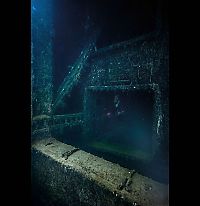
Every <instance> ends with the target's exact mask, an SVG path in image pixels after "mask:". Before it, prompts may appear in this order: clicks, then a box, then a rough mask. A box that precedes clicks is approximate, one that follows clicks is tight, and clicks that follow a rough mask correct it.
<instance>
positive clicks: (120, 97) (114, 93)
mask: <svg viewBox="0 0 200 206" xmlns="http://www.w3.org/2000/svg"><path fill="white" fill-rule="evenodd" d="M159 112H160V111H159V105H158V92H157V89H156V87H155V85H139V86H101V87H88V88H87V89H86V93H85V134H84V139H85V144H86V145H87V146H86V147H87V148H86V149H89V150H91V151H92V150H94V151H96V153H98V151H99V152H100V153H101V154H102V153H104V154H107V155H108V154H110V155H114V156H116V157H119V159H129V160H139V161H143V162H149V161H151V159H152V158H153V155H154V153H155V152H156V148H157V145H158V131H157V129H156V127H155V126H156V124H157V123H156V122H157V120H158V117H159Z"/></svg>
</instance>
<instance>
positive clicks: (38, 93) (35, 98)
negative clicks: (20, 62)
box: [31, 0, 54, 116]
mask: <svg viewBox="0 0 200 206" xmlns="http://www.w3.org/2000/svg"><path fill="white" fill-rule="evenodd" d="M52 6H53V5H52V0H32V1H31V53H32V55H31V83H32V91H31V92H32V93H31V94H32V105H31V107H32V112H31V113H32V116H38V115H51V105H52V71H53V51H52V49H53V48H52V40H53V35H54V32H53V19H52V17H53V15H52V14H53V12H52V9H53V8H52Z"/></svg>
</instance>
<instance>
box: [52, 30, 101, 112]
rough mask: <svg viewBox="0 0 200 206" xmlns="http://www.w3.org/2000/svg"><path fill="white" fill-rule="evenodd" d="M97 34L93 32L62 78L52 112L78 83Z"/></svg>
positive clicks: (92, 49)
mask: <svg viewBox="0 0 200 206" xmlns="http://www.w3.org/2000/svg"><path fill="white" fill-rule="evenodd" d="M97 35H98V32H95V33H94V34H93V35H92V37H91V38H90V40H89V43H88V45H87V46H86V47H85V48H84V49H83V51H82V52H81V54H80V56H79V57H78V59H77V60H76V62H75V63H74V65H73V66H72V67H71V70H70V71H69V73H68V74H67V75H66V77H65V78H64V80H63V82H62V84H61V86H60V87H59V89H58V92H57V97H56V99H55V101H54V103H53V106H52V108H53V112H54V111H55V109H56V108H57V106H58V105H59V104H60V103H61V102H62V100H63V98H64V97H65V96H66V95H68V94H69V93H70V92H71V90H72V88H73V87H74V86H75V85H76V84H77V83H78V81H79V79H80V76H81V73H82V71H83V69H84V68H86V67H85V64H86V63H87V59H88V57H89V56H90V55H91V53H92V52H93V51H94V47H95V43H96V39H97Z"/></svg>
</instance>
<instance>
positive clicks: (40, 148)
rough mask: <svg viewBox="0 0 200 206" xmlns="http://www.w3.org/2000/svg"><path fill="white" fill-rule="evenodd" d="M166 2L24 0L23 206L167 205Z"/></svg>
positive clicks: (167, 64)
mask: <svg viewBox="0 0 200 206" xmlns="http://www.w3.org/2000/svg"><path fill="white" fill-rule="evenodd" d="M167 9H168V3H167V0H140V1H139V0H124V1H122V0H110V1H97V0H93V1H90V0H59V1H56V0H32V1H31V86H32V90H31V119H32V128H31V129H32V136H31V140H32V153H31V158H32V161H31V163H32V164H31V165H32V168H31V174H32V205H34V206H36V205H44V206H46V205H51V206H54V205H55V206H62V205H63V206H64V205H66V206H78V205H81V206H86V205H91V206H93V205H94V206H96V205H98V206H107V205H113V206H115V205H119V206H123V205H124V206H128V205H140V206H167V205H169V199H168V185H169V51H168V47H169V37H168V36H169V32H168V10H167Z"/></svg>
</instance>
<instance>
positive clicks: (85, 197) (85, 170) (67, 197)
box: [32, 138, 168, 206]
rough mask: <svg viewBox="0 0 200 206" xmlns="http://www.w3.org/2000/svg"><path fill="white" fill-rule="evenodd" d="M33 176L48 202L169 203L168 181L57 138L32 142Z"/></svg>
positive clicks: (118, 205)
mask: <svg viewBox="0 0 200 206" xmlns="http://www.w3.org/2000/svg"><path fill="white" fill-rule="evenodd" d="M32 178H33V179H32V182H33V183H37V184H38V187H39V188H40V189H41V191H43V192H44V193H45V194H46V197H47V200H46V201H47V202H48V205H56V206H60V205H84V206H85V205H90V206H96V205H102V206H104V205H110V206H123V205H126V206H131V205H138V206H139V205H140V206H167V205H168V186H167V185H165V184H161V183H159V182H156V181H154V180H152V179H150V178H148V177H145V176H142V175H140V174H139V173H137V172H136V171H134V170H128V169H126V168H123V167H121V166H119V165H117V164H114V163H111V162H109V161H106V160H104V159H102V158H99V157H97V156H94V155H92V154H89V153H87V152H85V151H82V150H79V149H77V148H75V147H72V146H70V145H66V144H63V143H61V142H59V141H57V140H56V139H54V138H49V139H43V140H41V141H37V142H35V143H34V144H33V145H32Z"/></svg>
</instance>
